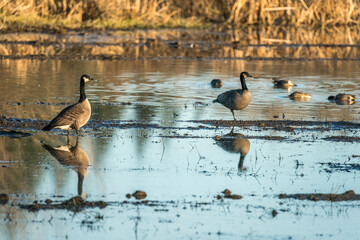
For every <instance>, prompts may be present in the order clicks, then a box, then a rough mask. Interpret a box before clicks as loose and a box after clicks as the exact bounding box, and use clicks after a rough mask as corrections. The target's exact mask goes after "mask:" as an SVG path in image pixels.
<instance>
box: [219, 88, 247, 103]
mask: <svg viewBox="0 0 360 240" xmlns="http://www.w3.org/2000/svg"><path fill="white" fill-rule="evenodd" d="M238 91H241V90H230V91H226V92H224V93H222V94H220V95H219V96H218V97H217V99H216V101H217V102H219V103H221V104H226V103H229V104H230V103H232V102H233V100H234V99H235V97H236V94H238Z"/></svg>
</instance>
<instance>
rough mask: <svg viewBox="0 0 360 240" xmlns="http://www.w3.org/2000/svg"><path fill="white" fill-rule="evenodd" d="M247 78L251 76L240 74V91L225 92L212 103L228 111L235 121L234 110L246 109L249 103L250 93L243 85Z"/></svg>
mask: <svg viewBox="0 0 360 240" xmlns="http://www.w3.org/2000/svg"><path fill="white" fill-rule="evenodd" d="M247 77H252V76H251V75H250V74H249V73H248V72H242V73H240V81H241V86H242V89H234V90H229V91H226V92H224V93H222V94H220V95H219V96H218V97H217V98H216V99H215V100H214V101H213V103H216V102H218V103H221V104H222V105H224V106H225V107H227V108H228V109H230V111H231V113H232V115H233V117H234V120H236V118H235V114H234V110H242V109H244V108H246V107H247V106H248V105H249V103H250V101H251V93H250V91H249V89H248V88H247V86H246V83H245V78H247Z"/></svg>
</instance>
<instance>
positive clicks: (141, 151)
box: [0, 60, 360, 239]
mask: <svg viewBox="0 0 360 240" xmlns="http://www.w3.org/2000/svg"><path fill="white" fill-rule="evenodd" d="M243 70H246V71H248V72H250V73H251V74H252V75H254V76H256V78H252V79H248V84H247V85H248V87H249V89H250V91H251V92H252V96H253V99H252V102H251V105H250V106H249V107H248V108H246V109H245V110H244V111H240V112H237V113H236V116H237V118H238V119H239V120H257V119H261V120H273V119H275V120H277V119H283V118H284V119H285V120H311V121H330V120H331V121H342V120H345V121H353V122H357V121H358V119H359V112H360V111H359V107H358V104H357V103H355V104H354V105H336V104H335V103H330V102H328V100H327V97H328V96H329V95H333V94H336V93H339V92H347V93H351V94H355V95H357V96H358V95H359V93H360V87H359V86H358V80H357V78H358V77H357V76H358V75H359V71H360V70H359V69H358V64H357V62H342V61H310V62H285V61H284V62H282V61H236V60H226V61H225V60H215V61H203V60H201V61H192V60H187V61H184V60H172V61H168V60H166V61H161V60H159V61H156V60H138V61H70V60H46V61H39V60H2V61H1V64H0V73H1V75H2V76H3V78H2V79H1V80H0V81H1V85H0V92H1V93H3V94H1V95H0V104H1V113H0V115H5V116H7V117H8V118H17V119H19V121H20V119H39V120H50V119H51V118H52V117H54V116H55V115H56V113H57V112H58V111H60V110H61V109H63V108H64V107H65V106H66V105H68V104H70V103H73V102H75V101H76V100H77V97H78V82H79V77H80V76H81V74H83V73H88V74H90V75H91V76H93V77H94V78H95V79H97V81H95V82H92V83H90V84H87V86H86V92H87V96H88V98H89V100H90V102H91V104H92V109H93V113H92V117H91V118H92V120H100V121H101V120H107V121H108V120H121V121H123V122H124V123H132V121H135V122H149V123H155V124H158V125H160V126H166V128H141V127H140V128H137V127H131V126H130V127H106V128H100V129H91V128H84V130H83V133H82V136H81V137H80V142H79V148H80V149H82V150H83V151H84V152H85V153H86V155H87V157H88V159H89V161H90V167H89V168H86V169H84V168H83V167H81V164H80V167H79V166H78V165H79V164H77V166H74V165H73V166H71V165H69V164H68V165H66V164H64V163H61V162H59V161H58V160H56V159H55V157H54V156H52V155H51V154H50V153H49V152H48V151H47V150H46V149H44V148H43V147H42V144H43V143H46V144H48V145H51V146H54V147H56V146H64V145H66V137H65V135H64V133H63V132H61V131H52V132H50V133H44V132H40V131H38V130H36V129H29V128H27V129H25V131H26V132H29V133H31V134H33V135H32V136H29V137H24V138H10V137H0V144H1V145H0V147H1V155H0V166H1V168H0V183H1V184H0V193H1V192H6V193H8V194H10V202H11V203H14V204H18V203H32V201H34V200H40V201H44V200H45V199H47V198H51V199H54V200H65V199H69V198H70V197H73V196H76V195H78V194H80V195H81V196H83V197H84V198H86V199H87V200H89V201H93V200H105V201H107V202H109V206H108V207H106V208H104V209H97V208H95V209H87V210H84V211H82V212H80V213H76V214H75V213H72V212H68V211H66V210H47V211H42V210H40V211H39V212H37V213H32V212H28V211H27V210H21V209H20V208H18V207H17V206H11V204H7V205H4V206H1V207H0V209H1V211H0V222H1V225H0V231H1V233H2V234H4V235H5V236H6V237H7V238H9V239H33V238H35V237H38V236H39V235H41V236H43V238H44V239H55V238H60V239H61V238H69V239H73V238H76V237H80V238H84V237H86V238H89V239H96V238H98V237H101V236H104V234H106V236H107V238H108V239H118V238H119V237H122V238H126V239H153V238H157V239H169V238H175V239H190V238H197V239H208V238H220V239H239V238H245V239H288V238H289V237H291V238H292V239H308V238H313V239H329V238H331V239H345V238H346V239H358V236H359V230H358V229H357V228H356V224H357V220H358V216H359V214H360V210H359V209H360V208H359V206H360V203H358V202H337V203H329V202H310V201H299V200H291V199H287V200H284V199H279V198H278V195H279V194H280V193H287V194H291V193H315V192H317V193H342V192H345V191H347V190H350V189H352V190H354V191H355V192H356V193H359V192H360V189H359V184H358V182H359V174H358V170H357V169H356V168H348V169H345V170H341V169H340V168H332V167H330V165H329V164H328V163H341V164H344V166H349V164H357V163H358V160H359V158H358V157H356V156H357V155H360V152H359V146H358V145H359V143H358V141H353V142H342V141H331V140H324V137H328V136H330V137H331V136H357V135H358V130H357V128H352V129H336V130H335V129H333V130H332V129H330V130H326V131H311V129H310V128H306V127H304V129H301V128H297V129H295V130H294V131H293V132H284V131H281V130H265V129H262V128H258V127H250V128H244V129H242V128H238V127H236V128H234V132H235V133H239V134H243V136H241V138H240V139H242V140H244V141H238V139H236V138H235V139H234V138H231V137H230V138H228V137H226V136H224V135H226V134H229V132H230V131H231V128H226V127H219V128H217V127H216V126H212V125H206V124H201V123H196V122H194V121H193V120H214V119H219V120H220V119H224V120H232V115H231V113H230V111H229V110H227V109H225V108H224V107H222V106H221V105H219V104H212V102H211V101H212V100H213V99H214V98H215V97H216V96H217V95H218V94H220V93H221V92H223V91H226V90H229V89H233V88H238V87H239V86H240V83H239V79H238V75H239V73H240V72H241V71H243ZM273 76H281V77H285V78H289V79H291V80H292V81H294V82H295V83H296V84H298V86H296V87H295V88H294V89H293V90H292V91H295V90H297V91H304V92H308V93H311V94H312V99H311V100H310V101H308V102H294V101H291V100H289V99H288V98H285V96H287V95H288V94H289V93H290V92H291V91H288V90H286V89H276V88H273V85H272V83H271V78H272V77H273ZM213 78H220V79H222V80H223V81H224V86H223V87H222V88H221V89H213V88H211V86H210V84H209V83H210V81H211V79H213ZM274 116H276V118H274ZM193 126H195V127H196V128H194V129H192V128H187V127H193ZM201 126H202V127H201ZM171 127H174V128H171ZM17 130H22V129H17ZM216 135H219V136H223V138H222V139H221V140H215V136H216ZM264 136H282V137H286V138H285V139H279V140H266V138H260V137H264ZM224 139H225V140H224ZM226 139H227V140H226ZM246 139H247V140H248V141H246ZM74 144H75V139H74V137H72V145H74ZM247 144H248V145H249V147H250V148H249V150H248V153H247V154H246V156H245V158H244V161H243V164H240V166H239V160H240V158H241V152H242V153H243V154H245V153H244V152H247V150H246V149H245V148H246V146H247ZM85 158H86V157H85ZM75 165H76V164H75ZM78 175H84V181H83V183H82V184H80V185H81V187H82V188H79V185H78ZM226 188H228V189H230V190H231V191H232V192H233V193H235V194H241V195H242V196H243V198H242V199H241V200H231V199H223V200H217V199H216V196H217V195H218V194H221V192H222V191H223V190H224V189H226ZM135 190H143V191H146V192H147V194H148V196H147V199H148V200H151V201H159V202H160V204H159V206H154V207H151V206H148V205H133V204H131V203H133V202H136V200H134V198H132V199H130V200H128V199H127V198H126V197H125V195H126V194H127V193H133V192H134V191H135ZM125 200H128V201H129V202H130V203H124V202H123V201H125ZM274 209H275V210H276V211H277V212H278V214H277V215H276V216H273V214H272V211H273V210H274ZM98 214H100V215H101V216H102V217H103V218H98V217H97V216H98Z"/></svg>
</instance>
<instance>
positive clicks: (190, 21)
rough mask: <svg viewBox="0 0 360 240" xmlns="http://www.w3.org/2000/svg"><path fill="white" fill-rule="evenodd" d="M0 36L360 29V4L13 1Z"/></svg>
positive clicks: (1, 16)
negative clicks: (85, 31)
mask: <svg viewBox="0 0 360 240" xmlns="http://www.w3.org/2000/svg"><path fill="white" fill-rule="evenodd" d="M0 23H1V24H0V30H2V31H11V30H19V31H21V30H24V31H25V30H37V29H40V30H44V29H49V30H57V29H84V28H86V29H130V28H159V27H170V28H174V27H184V28H207V27H210V26H213V24H214V23H216V24H218V25H219V26H222V27H229V28H230V27H242V26H248V25H265V26H267V25H268V26H271V25H277V26H293V27H299V26H310V27H315V26H322V27H323V26H334V25H337V26H338V25H359V24H360V0H344V1H339V0H227V1H221V0H202V1H197V0H189V1H182V0H113V1H107V0H43V1H40V0H33V1H28V0H14V1H6V0H2V1H1V2H0Z"/></svg>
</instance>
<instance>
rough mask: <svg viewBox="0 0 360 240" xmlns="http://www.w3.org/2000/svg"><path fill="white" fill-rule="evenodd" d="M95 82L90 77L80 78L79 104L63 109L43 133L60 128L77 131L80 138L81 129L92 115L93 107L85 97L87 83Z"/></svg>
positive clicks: (83, 76)
mask: <svg viewBox="0 0 360 240" xmlns="http://www.w3.org/2000/svg"><path fill="white" fill-rule="evenodd" d="M90 80H93V79H92V78H91V77H90V76H89V75H82V76H81V78H80V99H79V101H78V102H77V103H75V104H73V105H70V106H68V107H66V108H65V109H63V110H62V111H61V112H60V113H59V114H58V115H57V116H56V117H55V118H54V119H53V120H52V121H51V122H50V123H49V124H48V125H47V126H45V127H44V128H43V129H42V130H43V131H50V130H51V129H53V128H60V129H63V130H67V131H68V138H69V135H70V129H75V130H76V134H77V137H79V129H80V128H81V127H82V126H84V125H85V124H86V123H87V122H88V120H89V118H90V115H91V106H90V102H89V100H88V99H87V98H86V95H85V83H86V82H88V81H90Z"/></svg>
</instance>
